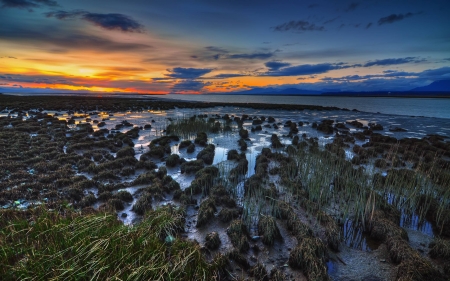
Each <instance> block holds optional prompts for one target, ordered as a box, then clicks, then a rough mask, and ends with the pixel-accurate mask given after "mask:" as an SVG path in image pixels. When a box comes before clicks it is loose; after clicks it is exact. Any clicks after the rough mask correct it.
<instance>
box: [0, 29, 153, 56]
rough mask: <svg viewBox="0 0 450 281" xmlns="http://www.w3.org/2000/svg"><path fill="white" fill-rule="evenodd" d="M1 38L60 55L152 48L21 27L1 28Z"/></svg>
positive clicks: (75, 33) (81, 35)
mask: <svg viewBox="0 0 450 281" xmlns="http://www.w3.org/2000/svg"><path fill="white" fill-rule="evenodd" d="M0 38H1V39H3V40H10V41H14V42H18V43H20V44H27V45H33V44H34V45H39V46H41V47H48V48H49V50H55V49H57V51H58V52H59V53H65V52H68V51H69V50H74V49H76V50H90V51H98V52H135V51H140V50H149V49H150V48H152V46H150V45H147V44H139V43H132V42H130V43H128V42H127V43H124V42H116V41H112V40H110V39H108V38H103V37H98V36H94V35H86V34H82V33H78V32H71V33H65V32H63V31H59V30H56V31H54V32H44V31H33V30H29V29H23V28H20V27H8V28H2V26H0ZM50 48H51V49H50ZM49 52H50V51H49ZM52 52H53V51H52Z"/></svg>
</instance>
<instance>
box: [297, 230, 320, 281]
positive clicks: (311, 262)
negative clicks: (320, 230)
mask: <svg viewBox="0 0 450 281" xmlns="http://www.w3.org/2000/svg"><path fill="white" fill-rule="evenodd" d="M326 251H327V249H326V247H325V245H324V244H323V243H322V241H320V239H318V238H315V237H308V238H305V239H302V241H301V242H300V243H299V244H298V245H297V247H295V248H294V249H293V250H292V252H291V254H290V255H289V265H290V266H291V267H293V268H298V269H300V270H302V271H303V272H305V274H306V275H307V276H308V279H309V280H329V277H328V274H327V267H326V266H325V254H326Z"/></svg>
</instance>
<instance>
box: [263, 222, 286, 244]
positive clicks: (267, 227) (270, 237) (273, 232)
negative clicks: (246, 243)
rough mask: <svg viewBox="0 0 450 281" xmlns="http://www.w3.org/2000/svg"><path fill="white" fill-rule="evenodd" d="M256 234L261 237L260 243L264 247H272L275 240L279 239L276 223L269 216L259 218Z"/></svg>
mask: <svg viewBox="0 0 450 281" xmlns="http://www.w3.org/2000/svg"><path fill="white" fill-rule="evenodd" d="M258 232H259V234H260V235H261V236H262V242H263V243H264V244H265V245H273V243H274V242H275V240H276V239H281V234H280V230H279V229H278V226H277V223H276V222H275V219H274V218H273V217H270V216H261V218H260V219H259V221H258Z"/></svg>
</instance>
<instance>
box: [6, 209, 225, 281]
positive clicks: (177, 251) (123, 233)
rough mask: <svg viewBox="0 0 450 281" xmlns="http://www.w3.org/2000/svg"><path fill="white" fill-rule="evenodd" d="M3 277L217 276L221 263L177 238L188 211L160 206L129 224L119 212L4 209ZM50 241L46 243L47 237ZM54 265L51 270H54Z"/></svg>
mask: <svg viewBox="0 0 450 281" xmlns="http://www.w3.org/2000/svg"><path fill="white" fill-rule="evenodd" d="M0 216H1V220H2V221H4V220H6V219H7V218H6V217H12V218H10V219H8V222H9V223H8V224H7V226H6V225H5V227H3V226H2V231H1V232H0V241H2V242H0V248H1V251H0V264H1V266H0V274H1V276H2V279H3V280H86V279H90V278H92V277H94V278H96V279H98V280H213V276H215V275H217V269H216V265H215V264H209V263H207V262H206V260H205V259H204V258H203V256H202V254H201V251H200V247H199V246H198V245H196V244H195V243H193V242H189V241H186V240H183V239H175V241H174V242H173V243H172V245H171V246H170V251H169V245H167V244H166V243H164V238H165V237H166V236H167V235H168V234H171V235H176V233H177V231H178V230H179V224H180V221H181V220H182V215H181V214H180V212H178V210H175V209H173V208H172V210H171V208H169V207H164V208H160V209H157V210H155V211H153V212H151V214H149V215H148V216H146V217H145V218H144V219H143V221H142V223H140V224H139V225H135V226H134V227H131V228H130V227H128V226H125V225H123V224H121V223H120V222H118V221H117V218H116V215H115V214H92V215H87V216H80V215H77V214H75V213H72V212H70V211H66V212H65V215H59V214H57V213H53V212H49V211H42V210H39V211H32V212H28V211H27V214H26V216H27V217H28V219H29V220H27V219H26V218H25V214H22V213H19V212H15V213H14V214H9V215H8V214H6V213H5V212H2V213H1V214H0ZM44 241H45V242H44ZM49 269H51V270H49Z"/></svg>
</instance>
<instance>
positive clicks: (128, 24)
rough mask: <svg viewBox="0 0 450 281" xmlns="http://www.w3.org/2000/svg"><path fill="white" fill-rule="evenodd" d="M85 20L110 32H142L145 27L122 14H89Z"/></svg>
mask: <svg viewBox="0 0 450 281" xmlns="http://www.w3.org/2000/svg"><path fill="white" fill-rule="evenodd" d="M83 19H84V20H86V21H88V22H91V23H93V24H94V25H97V26H100V27H102V28H104V29H108V30H120V31H124V32H142V30H143V26H142V25H141V24H140V23H139V22H137V21H135V20H133V19H132V18H130V17H128V16H125V15H122V14H96V13H87V14H85V15H83Z"/></svg>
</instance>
